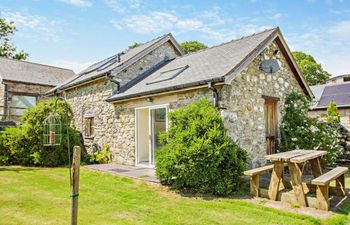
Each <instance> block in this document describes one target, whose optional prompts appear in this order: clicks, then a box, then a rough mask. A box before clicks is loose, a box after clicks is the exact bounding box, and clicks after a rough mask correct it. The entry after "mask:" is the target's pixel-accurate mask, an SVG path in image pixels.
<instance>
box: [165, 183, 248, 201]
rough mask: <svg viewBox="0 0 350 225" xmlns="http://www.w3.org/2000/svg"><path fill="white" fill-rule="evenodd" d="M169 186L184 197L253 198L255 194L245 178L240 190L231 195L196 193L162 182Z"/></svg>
mask: <svg viewBox="0 0 350 225" xmlns="http://www.w3.org/2000/svg"><path fill="white" fill-rule="evenodd" d="M162 185H164V186H166V187H168V188H169V190H171V191H174V192H175V193H176V194H179V195H181V196H182V197H186V198H197V199H198V198H199V199H202V200H208V201H210V200H215V199H220V198H227V199H251V198H253V196H251V195H250V194H249V179H246V178H244V179H243V180H242V183H241V186H240V187H239V191H235V192H234V193H232V194H230V195H214V194H201V193H195V192H193V191H191V190H188V189H182V190H177V189H175V188H172V187H171V186H168V185H165V184H162Z"/></svg>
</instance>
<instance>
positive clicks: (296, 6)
mask: <svg viewBox="0 0 350 225" xmlns="http://www.w3.org/2000/svg"><path fill="white" fill-rule="evenodd" d="M0 17H4V18H6V19H7V20H11V21H14V23H15V25H16V27H17V29H18V31H17V32H16V33H15V35H14V36H13V37H12V42H13V44H15V45H16V46H17V47H18V49H20V50H21V49H23V50H24V51H26V52H28V53H29V59H28V60H29V61H31V62H37V63H43V64H49V65H55V66H60V67H65V68H70V69H73V70H74V71H75V72H79V71H80V70H82V69H84V68H85V67H87V66H89V65H90V64H92V63H95V62H97V61H99V60H102V59H104V58H107V57H109V56H111V55H114V54H116V53H118V52H121V51H123V50H125V49H127V47H128V46H129V45H131V44H133V43H134V42H146V41H149V40H151V39H153V38H156V37H158V36H161V35H163V34H166V33H169V32H171V33H172V34H173V35H174V37H175V38H176V39H177V41H178V42H180V43H181V42H183V41H189V40H198V41H200V42H203V43H204V44H206V45H208V46H213V45H217V44H220V43H223V42H226V41H230V40H232V39H237V38H240V37H242V36H245V35H250V34H253V33H256V32H259V31H263V30H265V29H268V28H272V27H276V26H279V27H280V29H281V31H282V34H283V35H284V37H285V39H286V41H287V43H288V45H289V47H290V49H291V50H292V51H303V52H306V53H308V54H311V55H313V56H314V57H315V59H316V60H317V61H318V62H319V63H321V64H322V66H323V68H324V69H326V70H327V71H328V72H330V73H331V74H332V75H333V76H335V75H339V74H345V73H350V0H305V1H301V0H293V1H279V0H271V1H269V0H236V1H205V0H187V1H185V0H184V1H176V0H159V1H156V0H153V1H151V0H0Z"/></svg>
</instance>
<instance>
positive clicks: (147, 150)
mask: <svg viewBox="0 0 350 225" xmlns="http://www.w3.org/2000/svg"><path fill="white" fill-rule="evenodd" d="M167 113H168V107H167V106H152V107H145V108H137V109H136V111H135V114H136V165H139V166H149V167H153V166H154V164H155V153H156V152H157V150H158V149H159V148H160V146H161V145H160V141H159V136H160V133H162V132H165V131H166V130H167V129H168V119H167Z"/></svg>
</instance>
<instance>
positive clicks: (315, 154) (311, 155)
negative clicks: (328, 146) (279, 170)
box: [265, 150, 327, 163]
mask: <svg viewBox="0 0 350 225" xmlns="http://www.w3.org/2000/svg"><path fill="white" fill-rule="evenodd" d="M326 154H327V152H326V151H316V150H293V151H289V152H281V153H277V154H272V155H267V156H265V158H266V159H267V160H270V161H283V162H293V163H303V162H306V161H309V160H311V159H315V158H319V157H321V156H323V155H326Z"/></svg>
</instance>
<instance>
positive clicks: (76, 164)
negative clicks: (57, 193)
mask: <svg viewBox="0 0 350 225" xmlns="http://www.w3.org/2000/svg"><path fill="white" fill-rule="evenodd" d="M80 155H81V148H80V147H79V146H74V148H73V161H72V182H71V196H70V197H71V205H70V206H71V208H70V209H71V223H70V224H71V225H77V223H78V196H79V168H80Z"/></svg>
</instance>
